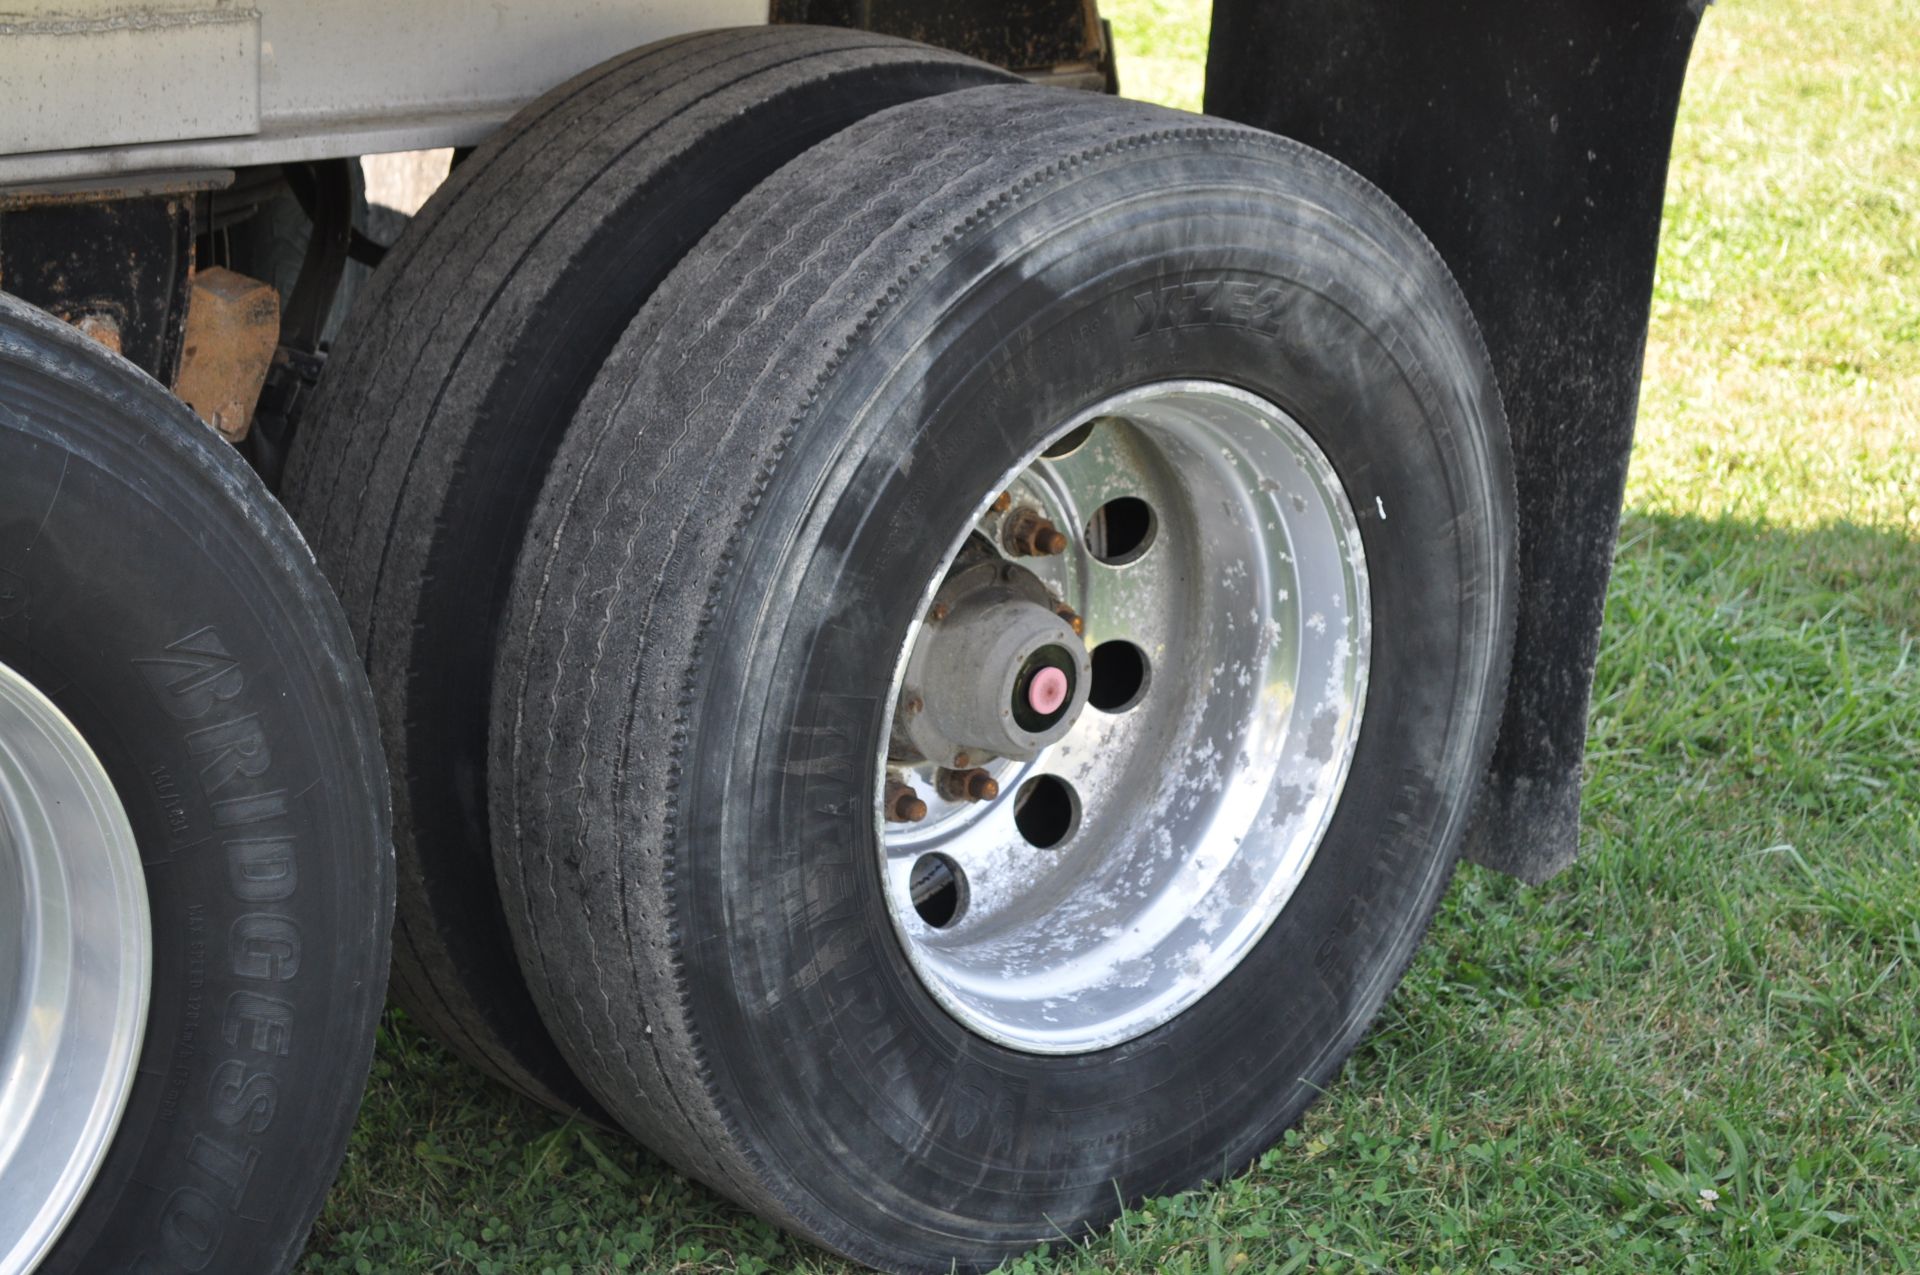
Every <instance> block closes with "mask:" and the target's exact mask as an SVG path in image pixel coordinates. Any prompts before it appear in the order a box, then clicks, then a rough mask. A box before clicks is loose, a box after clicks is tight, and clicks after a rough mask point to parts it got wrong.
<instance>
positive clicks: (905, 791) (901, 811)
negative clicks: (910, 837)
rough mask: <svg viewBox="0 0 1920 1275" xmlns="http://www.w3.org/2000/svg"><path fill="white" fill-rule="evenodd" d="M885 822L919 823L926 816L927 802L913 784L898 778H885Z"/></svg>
mask: <svg viewBox="0 0 1920 1275" xmlns="http://www.w3.org/2000/svg"><path fill="white" fill-rule="evenodd" d="M886 808H887V822H888V823H919V822H920V821H921V820H922V819H925V818H926V817H927V803H926V802H924V801H922V800H920V794H919V793H917V792H915V791H914V790H913V785H912V784H909V783H904V782H902V781H901V780H898V779H889V780H887V802H886Z"/></svg>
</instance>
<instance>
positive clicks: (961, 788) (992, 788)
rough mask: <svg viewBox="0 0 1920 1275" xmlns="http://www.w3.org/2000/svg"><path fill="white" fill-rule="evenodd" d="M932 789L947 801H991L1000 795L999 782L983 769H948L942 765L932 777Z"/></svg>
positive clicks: (976, 767)
mask: <svg viewBox="0 0 1920 1275" xmlns="http://www.w3.org/2000/svg"><path fill="white" fill-rule="evenodd" d="M934 791H936V792H938V793H939V794H940V795H941V797H943V798H945V799H946V800H948V801H992V800H993V799H994V798H995V797H998V796H999V795H1000V783H999V781H998V780H996V779H995V778H994V777H993V776H992V775H990V774H988V773H987V772H986V771H985V770H983V769H981V768H980V767H978V766H975V767H974V768H973V769H971V770H949V769H946V768H945V767H942V768H941V770H940V772H939V774H938V775H936V776H935V777H934Z"/></svg>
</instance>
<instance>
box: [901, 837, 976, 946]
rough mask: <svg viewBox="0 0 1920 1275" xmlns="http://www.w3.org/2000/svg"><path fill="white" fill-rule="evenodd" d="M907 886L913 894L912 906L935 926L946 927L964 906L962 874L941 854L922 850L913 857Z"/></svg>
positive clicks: (965, 903) (954, 864)
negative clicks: (917, 855)
mask: <svg viewBox="0 0 1920 1275" xmlns="http://www.w3.org/2000/svg"><path fill="white" fill-rule="evenodd" d="M907 890H908V892H909V893H910V894H912V896H913V910H914V911H915V912H918V913H919V914H920V919H921V920H922V921H925V922H926V923H927V924H928V925H931V926H932V927H933V928H934V929H936V930H944V929H946V928H947V927H948V926H949V925H952V924H953V923H954V922H955V921H958V920H959V919H960V917H961V915H962V914H963V913H965V912H966V910H967V878H966V875H965V874H964V873H962V872H961V871H960V865H959V864H957V863H955V862H954V861H953V860H952V859H949V858H947V856H946V855H944V854H923V855H921V856H920V857H919V858H918V859H916V860H914V864H913V875H912V876H911V877H910V878H909V880H908V883H907Z"/></svg>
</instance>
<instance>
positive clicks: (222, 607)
mask: <svg viewBox="0 0 1920 1275" xmlns="http://www.w3.org/2000/svg"><path fill="white" fill-rule="evenodd" d="M0 663H4V664H5V665H6V666H7V667H8V668H10V669H11V670H13V671H14V672H15V673H17V674H19V675H21V676H22V677H24V678H25V679H26V680H27V681H28V682H30V683H31V684H32V685H33V686H34V687H35V688H37V690H38V691H39V692H40V693H41V694H43V695H45V696H46V697H47V698H48V699H50V700H52V701H53V703H54V704H55V705H56V706H57V708H58V709H59V710H60V712H61V713H62V714H64V717H65V719H66V720H67V721H68V722H70V723H71V725H72V727H73V728H75V729H76V730H77V732H78V735H79V736H80V737H81V739H82V740H83V741H84V744H85V745H86V746H87V747H88V748H89V749H90V750H91V752H92V754H93V755H95V756H96V757H97V758H98V761H99V763H100V764H101V765H102V766H103V767H104V769H105V772H106V775H107V777H108V779H109V780H110V781H111V784H112V787H113V789H114V790H115V792H116V793H117V798H118V803H119V805H120V806H121V807H123V808H124V815H125V819H126V822H127V823H128V824H129V825H130V826H131V829H132V833H133V837H134V840H135V842H136V843H137V847H138V863H139V865H141V866H142V867H143V868H144V886H145V892H146V896H147V904H148V911H149V914H150V917H151V934H152V944H151V971H152V972H151V997H150V1000H149V1007H148V1009H147V1011H146V1015H145V1024H146V1025H145V1035H144V1044H143V1045H142V1047H141V1052H140V1061H139V1064H138V1068H137V1071H136V1073H135V1076H134V1079H133V1083H132V1088H131V1090H130V1092H129V1094H128V1096H127V1099H126V1107H125V1111H124V1114H123V1115H122V1116H121V1118H120V1121H119V1124H118V1128H117V1132H116V1133H115V1134H114V1136H113V1138H112V1141H111V1142H110V1143H109V1144H108V1147H107V1151H106V1154H105V1157H104V1159H103V1160H102V1161H100V1162H99V1164H98V1167H97V1176H95V1177H94V1178H93V1181H92V1185H91V1187H90V1188H89V1189H87V1191H86V1193H85V1195H84V1197H83V1198H82V1199H81V1200H80V1203H79V1206H78V1209H77V1211H75V1212H74V1213H73V1214H72V1215H71V1218H70V1220H69V1221H68V1222H67V1223H66V1225H65V1228H64V1230H63V1231H62V1233H61V1234H60V1237H59V1239H58V1241H57V1243H56V1244H55V1246H54V1247H53V1249H52V1250H51V1252H50V1253H49V1254H48V1256H47V1257H46V1258H45V1260H44V1261H43V1262H42V1264H41V1265H39V1266H38V1267H36V1268H35V1269H36V1270H38V1271H40V1272H43V1273H44V1272H82V1273H89V1275H90V1273H91V1272H98V1271H142V1272H175V1271H200V1270H214V1271H283V1270H286V1269H288V1268H289V1267H291V1265H292V1264H293V1260H294V1258H295V1257H296V1256H297V1255H298V1253H299V1251H300V1248H301V1246H302V1245H303V1244H304V1243H305V1241H306V1237H307V1232H308V1230H309V1228H310V1227H311V1226H312V1224H313V1219H314V1217H315V1216H316V1214H318V1212H319V1210H320V1205H321V1202H322V1200H323V1199H324V1197H325V1195H326V1191H327V1188H328V1186H329V1184H330V1183H331V1182H332V1180H333V1176H334V1172H335V1170H336V1169H337V1168H338V1167H339V1164H340V1159H341V1156H342V1155H343V1154H344V1151H345V1146H346V1139H347V1134H348V1131H349V1130H350V1129H351V1127H352V1125H353V1121H354V1117H355V1115H356V1113H357V1111H358V1108H359V1103H360V1093H361V1088H362V1086H363V1085H364V1083H365V1080H366V1076H367V1069H368V1065H369V1062H370V1060H371V1057H372V1052H373V1036H374V1026H375V1023H376V1021H377V1018H378V1015H379V1012H380V1007H381V1003H382V1000H383V993H384V990H385V986H386V975H387V954H388V927H389V925H390V924H391V918H392V906H393V894H392V891H393V863H392V852H391V850H390V848H389V844H388V837H387V810H386V790H387V785H386V775H385V771H384V769H383V766H382V763H381V759H380V748H379V740H378V737H377V735H376V733H375V725H374V719H373V705H372V701H371V698H370V696H369V695H368V692H367V687H366V681H365V678H364V677H363V676H362V675H361V673H360V670H359V667H358V664H357V661H356V660H355V659H354V656H353V647H352V642H351V639H350V638H349V637H348V635H347V631H346V625H345V623H344V621H343V620H342V619H341V616H340V611H339V607H338V605H337V604H336V603H335V602H334V599H333V596H332V592H331V591H330V590H329V589H328V587H327V584H326V581H325V580H324V579H323V578H322V577H321V575H320V572H319V570H318V569H317V568H316V567H315V566H314V563H313V559H312V557H311V555H310V554H308V552H307V550H306V546H305V545H304V544H302V543H301V540H300V536H299V533H298V532H297V531H295V530H294V527H293V524H292V522H291V521H289V520H288V519H287V517H286V515H285V514H284V513H283V512H282V511H281V510H280V507H279V506H278V505H277V504H275V503H274V501H273V498H272V497H271V496H269V495H268V494H267V491H266V489H265V488H264V487H262V486H261V484H260V482H259V480H258V479H257V478H256V477H255V476H254V474H253V473H252V471H250V470H249V469H247V467H246V466H245V465H244V464H242V463H241V461H240V459H239V457H238V456H236V455H235V454H234V452H233V449H232V448H230V447H228V446H227V445H226V444H225V443H223V442H221V441H220V440H219V439H218V438H217V437H216V436H215V435H214V434H213V432H212V431H211V430H209V429H208V428H207V427H206V426H205V425H203V424H201V423H200V422H199V421H198V420H196V419H195V418H194V415H193V413H192V412H191V411H189V410H188V409H187V408H186V406H185V405H184V404H182V403H181V402H179V401H178V400H177V399H175V398H173V397H172V396H171V395H169V394H167V393H166V391H164V390H163V389H161V388H160V386H158V385H157V384H155V383H154V382H153V381H151V380H150V379H148V378H147V377H146V376H145V375H144V374H143V373H141V372H139V371H138V370H137V369H135V368H134V367H133V366H132V365H131V364H129V363H126V362H125V361H123V360H121V359H118V358H115V357H113V356H110V355H108V354H106V353H105V352H104V351H102V350H100V349H99V348H98V347H97V346H95V345H93V344H92V343H91V342H89V341H86V340H84V339H83V338H81V337H79V336H78V335H77V334H75V333H74V332H73V331H72V330H71V329H68V328H66V327H65V326H64V325H62V324H59V323H56V322H54V321H53V320H52V319H50V318H48V317H47V316H46V315H43V314H40V313H39V312H37V311H34V310H32V309H31V308H30V307H27V306H24V305H21V304H20V303H18V302H17V301H15V300H14V299H12V298H10V297H4V296H0ZM4 742H5V741H0V743H4ZM4 832H5V828H4V827H0V833H4ZM7 848H8V847H6V846H4V845H0V859H3V858H4V852H5V850H6V849H7ZM4 868H5V864H4V862H0V870H4ZM75 919H76V921H77V922H78V923H84V922H85V921H87V920H88V918H87V917H86V916H84V915H78V914H76V918H75ZM4 920H5V918H0V922H4ZM8 938H9V940H11V938H12V935H11V934H10V933H9V935H8ZM5 964H6V963H5V962H4V961H0V970H3V968H4V966H5ZM8 991H9V989H8V988H6V987H0V1010H4V1009H5V1008H7V1006H6V1001H7V1000H8V996H7V992H8ZM4 1020H5V1014H4V1013H0V1050H5V1049H7V1048H9V1047H10V1046H14V1045H17V1044H18V1043H19V1041H18V1040H17V1039H15V1038H13V1037H11V1036H10V1034H9V1032H8V1030H7V1028H8V1024H7V1023H6V1022H5V1021H4ZM5 1061H6V1060H5V1059H0V1064H4V1062H5ZM4 1075H5V1067H4V1066H0V1090H3V1089H4V1087H5V1086H4ZM9 1114H10V1115H11V1114H12V1109H11V1108H9ZM14 1132H15V1131H14V1129H12V1128H6V1129H0V1161H4V1160H5V1154H4V1144H5V1143H6V1142H7V1141H8V1137H7V1135H11V1134H12V1133H14ZM6 1167H7V1166H6V1164H5V1163H0V1182H4V1183H5V1184H6V1186H7V1187H8V1188H9V1189H8V1191H7V1196H6V1205H7V1206H13V1205H15V1204H17V1203H18V1191H17V1190H16V1189H15V1188H16V1186H17V1184H16V1183H14V1182H13V1181H12V1180H11V1179H9V1178H8V1177H7V1176H6ZM5 1248H6V1245H5V1244H4V1243H0V1270H10V1269H11V1268H10V1267H9V1266H8V1261H7V1253H6V1252H5V1251H4V1250H5Z"/></svg>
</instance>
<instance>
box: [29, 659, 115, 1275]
mask: <svg viewBox="0 0 1920 1275" xmlns="http://www.w3.org/2000/svg"><path fill="white" fill-rule="evenodd" d="M151 951H152V944H151V938H150V931H149V926H148V918H147V895H146V887H145V884H144V882H143V880H142V876H141V871H140V855H139V851H138V849H137V847H136V846H135V843H134V839H133V830H132V829H131V828H130V827H128V825H127V816H126V812H125V811H124V810H123V809H122V808H121V805H120V800H119V798H118V797H117V796H116V795H115V794H114V790H113V785H112V783H111V782H110V781H109V780H108V778H107V775H106V772H105V771H104V770H103V769H102V768H101V766H100V762H99V760H98V759H97V758H95V757H94V755H93V751H92V750H91V749H90V748H88V747H87V744H86V741H85V740H84V739H82V738H81V737H80V733H79V732H78V731H77V730H75V729H74V727H73V724H72V723H71V722H69V721H68V720H67V719H66V717H65V716H64V715H63V714H62V713H61V712H60V710H59V709H57V708H55V707H54V706H53V705H52V704H51V703H50V702H49V701H48V700H47V699H46V697H45V696H43V695H41V694H40V693H39V692H38V691H36V690H35V689H34V688H33V687H32V686H31V685H30V684H28V683H27V681H26V680H25V679H24V678H22V677H21V676H20V675H19V674H17V673H15V672H14V671H13V670H11V669H9V668H7V667H6V666H5V665H0V1060H4V1063H5V1066H4V1070H0V1275H15V1273H16V1272H21V1271H27V1270H30V1269H32V1268H33V1266H34V1264H35V1263H36V1262H38V1261H39V1259H40V1258H41V1256H42V1255H44V1254H45V1252H46V1251H47V1249H48V1248H49V1247H50V1246H51V1245H52V1243H53V1241H54V1239H55V1238H56V1237H58V1235H59V1234H60V1231H61V1228H62V1227H63V1226H65V1225H66V1222H67V1219H68V1218H69V1217H71V1216H72V1214H73V1211H74V1209H75V1208H76V1207H78V1205H79V1203H80V1200H81V1198H82V1197H83V1196H84V1195H85V1194H86V1192H87V1187H88V1186H89V1185H90V1184H91V1183H92V1181H93V1177H94V1174H95V1173H96V1172H97V1171H98V1170H99V1167H100V1163H101V1161H102V1159H103V1158H104V1157H105V1156H106V1152H107V1147H108V1145H109V1144H110V1143H111V1142H112V1141H113V1134H114V1130H115V1128H116V1127H117V1126H118V1124H119V1122H120V1114H121V1112H122V1111H123V1110H124V1109H125V1107H126V1101H127V1093H128V1091H129V1090H130V1089H131V1088H132V1085H133V1071H134V1064H135V1062H136V1060H137V1059H138V1057H139V1051H140V1039H141V1035H142V1033H143V1031H144V1029H145V1026H146V1018H147V990H148V980H149V974H150V966H151V961H152V957H151Z"/></svg>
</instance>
